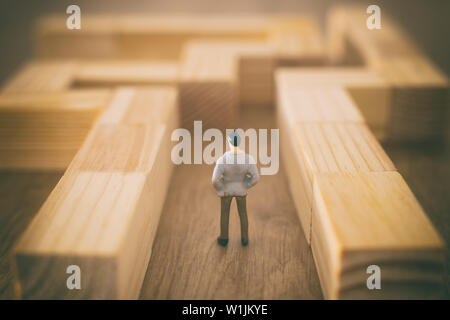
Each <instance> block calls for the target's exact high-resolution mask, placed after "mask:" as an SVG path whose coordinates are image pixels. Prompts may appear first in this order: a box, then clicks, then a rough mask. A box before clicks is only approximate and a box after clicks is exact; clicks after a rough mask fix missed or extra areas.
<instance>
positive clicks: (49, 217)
mask: <svg viewBox="0 0 450 320" xmlns="http://www.w3.org/2000/svg"><path fill="white" fill-rule="evenodd" d="M176 95H177V94H176V90H175V89H174V88H152V89H139V90H134V89H120V90H118V91H117V92H116V94H115V96H114V97H113V99H112V101H111V104H110V105H109V107H108V108H107V109H106V110H105V112H104V113H103V114H102V116H101V117H100V118H99V121H98V123H97V125H96V126H95V127H94V129H93V130H92V132H91V133H90V135H89V137H88V139H87V140H86V142H85V144H84V145H83V147H82V148H81V149H80V151H79V152H78V154H77V156H76V157H75V158H74V160H73V161H72V163H71V165H70V167H69V169H68V170H67V171H66V173H65V175H64V176H63V178H62V179H61V181H60V182H59V183H58V185H57V187H56V188H55V189H54V191H53V192H52V193H51V194H50V196H49V198H48V199H47V200H46V202H45V203H44V205H43V206H42V207H41V209H40V210H39V212H38V214H37V215H36V217H35V218H34V219H33V221H32V223H31V224H30V226H29V227H28V228H27V230H26V231H25V233H24V234H23V236H22V237H21V239H20V240H19V242H18V244H17V245H16V247H15V249H14V252H15V263H16V265H17V276H18V279H19V280H20V286H19V288H20V294H21V296H22V297H23V298H26V299H28V298H41V299H42V298H44V299H79V298H83V299H105V298H106V299H135V298H137V297H138V295H139V292H140V288H141V285H142V282H143V280H144V276H145V271H146V269H147V264H148V261H149V259H150V255H151V250H152V244H153V239H154V236H155V233H156V229H157V226H158V222H159V217H160V215H161V210H162V206H163V203H164V200H165V197H166V191H167V187H168V183H169V180H170V175H171V171H172V167H173V164H172V162H171V160H170V133H171V131H172V130H173V128H174V127H176V126H177V122H178V121H177V120H176V119H177V116H178V115H177V113H178V112H177V105H176V101H177V100H176ZM144 100H145V101H146V104H145V105H144V104H143V101H144ZM152 109H155V110H152ZM155 114H158V117H151V115H155ZM72 264H75V265H78V266H79V267H80V268H81V279H82V283H81V287H82V288H81V290H68V289H67V287H66V279H67V276H68V275H67V274H66V268H67V266H69V265H72Z"/></svg>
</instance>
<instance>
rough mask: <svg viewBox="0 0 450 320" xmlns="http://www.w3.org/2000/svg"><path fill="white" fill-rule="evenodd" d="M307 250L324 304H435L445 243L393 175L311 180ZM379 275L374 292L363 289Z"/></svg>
mask: <svg viewBox="0 0 450 320" xmlns="http://www.w3.org/2000/svg"><path fill="white" fill-rule="evenodd" d="M313 203H314V209H313V221H312V250H313V254H314V259H315V262H316V266H317V269H318V272H319V278H320V280H321V285H322V291H323V293H324V296H325V298H328V299H341V298H349V299H355V298H357V299H374V298H379V299H388V298H396V299H399V298H400V299H405V298H414V299H417V298H436V297H439V295H440V294H441V293H442V284H443V262H444V244H443V242H442V240H441V238H440V237H439V235H438V234H437V233H436V231H435V230H434V228H433V226H432V225H431V223H430V221H429V220H428V218H427V216H426V215H425V213H424V212H423V210H422V208H421V207H420V205H419V203H418V202H417V200H416V199H415V197H414V195H413V194H412V192H411V190H410V189H409V188H408V186H407V185H406V183H405V181H404V180H403V178H402V177H401V176H400V174H398V173H397V172H365V173H362V172H358V173H320V174H317V175H316V176H315V178H314V201H313ZM370 265H377V266H379V267H380V268H381V290H369V289H368V288H367V286H366V281H367V278H368V277H369V276H370V274H367V273H366V270H367V267H368V266H370Z"/></svg>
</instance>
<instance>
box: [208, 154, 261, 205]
mask: <svg viewBox="0 0 450 320" xmlns="http://www.w3.org/2000/svg"><path fill="white" fill-rule="evenodd" d="M258 180H259V175H258V168H257V167H256V162H255V160H254V159H253V157H252V156H251V155H248V154H246V153H243V152H242V153H234V152H231V151H229V152H225V153H224V154H223V155H222V156H221V157H220V158H219V159H218V160H217V162H216V167H215V168H214V172H213V176H212V184H213V186H214V188H215V189H216V190H217V194H218V195H219V196H220V197H224V196H245V195H247V190H248V189H250V188H251V187H253V186H254V185H255V184H256V183H257V182H258Z"/></svg>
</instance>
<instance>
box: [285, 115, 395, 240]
mask: <svg viewBox="0 0 450 320" xmlns="http://www.w3.org/2000/svg"><path fill="white" fill-rule="evenodd" d="M291 134H294V138H293V139H294V146H293V148H294V149H295V152H296V154H297V155H298V156H299V158H296V161H297V164H296V165H297V168H298V169H297V171H295V170H294V171H293V172H294V173H297V172H300V175H295V176H293V177H291V178H290V179H292V180H296V179H301V180H302V186H300V182H294V185H295V183H296V184H297V185H298V187H297V188H293V196H294V198H295V199H297V198H298V200H296V202H298V203H299V210H298V214H299V217H300V221H301V223H302V226H303V229H304V231H305V235H307V237H308V238H307V239H308V240H309V241H310V239H311V238H310V237H311V236H310V235H311V217H312V201H313V196H312V195H313V190H312V189H313V181H314V176H315V175H316V174H318V173H323V172H360V171H362V172H382V171H394V170H396V169H395V167H394V165H393V163H392V162H391V161H390V159H389V158H388V156H387V155H386V153H385V152H384V151H383V149H382V148H381V146H380V145H379V144H378V142H377V141H376V139H375V137H374V136H373V135H372V133H371V132H370V130H369V129H368V128H367V126H366V125H364V124H359V123H300V124H297V125H296V126H295V130H294V132H291Z"/></svg>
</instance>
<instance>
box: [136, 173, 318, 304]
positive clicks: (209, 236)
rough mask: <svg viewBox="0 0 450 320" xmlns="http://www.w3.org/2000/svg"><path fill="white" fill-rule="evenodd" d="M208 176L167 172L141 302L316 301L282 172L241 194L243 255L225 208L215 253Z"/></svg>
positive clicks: (215, 205)
mask: <svg viewBox="0 0 450 320" xmlns="http://www.w3.org/2000/svg"><path fill="white" fill-rule="evenodd" d="M212 169H213V168H212V167H211V166H206V165H201V166H181V167H178V168H177V169H176V170H175V173H174V178H173V180H172V183H171V186H170V188H169V193H168V197H167V200H166V204H165V208H164V215H163V216H162V217H161V222H160V225H159V228H158V233H157V236H156V239H155V245H154V247H153V253H152V258H151V261H150V264H149V268H148V271H147V275H146V279H145V281H144V284H143V287H142V292H141V299H233V300H235V299H319V298H321V292H320V286H319V283H318V278H317V273H316V271H315V268H314V265H313V261H312V255H311V252H310V248H309V246H308V244H307V242H306V240H305V237H304V235H303V232H302V229H301V227H300V224H299V221H298V218H297V215H296V212H295V207H294V205H293V203H292V198H291V197H290V194H289V190H288V187H287V183H286V180H285V178H284V172H283V170H281V171H280V172H279V173H278V174H277V175H275V176H264V177H262V179H261V181H260V183H259V184H258V185H257V186H255V188H254V189H252V190H251V191H250V192H249V195H248V197H247V212H248V219H249V239H250V242H249V246H248V247H245V248H243V247H242V246H241V243H240V235H239V234H240V229H239V217H238V214H237V209H236V204H235V202H234V201H233V203H232V205H231V211H230V242H229V244H228V247H227V248H223V247H220V246H219V245H218V244H217V242H216V238H217V236H218V235H219V220H220V199H219V198H218V197H217V195H216V194H215V192H214V190H213V189H212V187H211V183H210V179H211V174H212ZM186 183H188V184H189V185H188V187H187V186H186ZM163 266H164V267H163Z"/></svg>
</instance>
